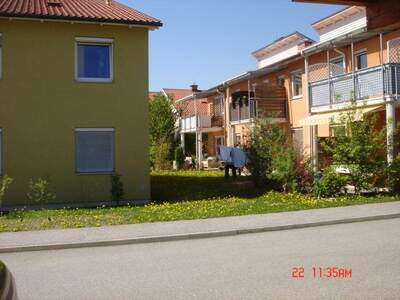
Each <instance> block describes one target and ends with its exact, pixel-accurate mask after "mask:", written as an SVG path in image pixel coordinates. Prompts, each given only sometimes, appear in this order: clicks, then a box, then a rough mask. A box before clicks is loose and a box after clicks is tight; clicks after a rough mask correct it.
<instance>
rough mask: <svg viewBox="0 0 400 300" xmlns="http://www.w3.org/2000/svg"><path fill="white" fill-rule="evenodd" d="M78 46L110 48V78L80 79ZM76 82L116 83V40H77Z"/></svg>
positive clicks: (79, 38)
mask: <svg viewBox="0 0 400 300" xmlns="http://www.w3.org/2000/svg"><path fill="white" fill-rule="evenodd" d="M78 45H98V46H109V47H110V53H109V55H110V57H109V59H110V77H109V78H90V77H89V78H88V77H79V74H78V70H79V68H78ZM75 80H76V81H78V82H100V83H110V82H113V81H114V39H107V38H91V37H77V38H75Z"/></svg>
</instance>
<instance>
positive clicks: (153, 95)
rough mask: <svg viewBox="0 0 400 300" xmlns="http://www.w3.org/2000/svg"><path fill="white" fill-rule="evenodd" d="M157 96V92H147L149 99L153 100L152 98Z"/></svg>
mask: <svg viewBox="0 0 400 300" xmlns="http://www.w3.org/2000/svg"><path fill="white" fill-rule="evenodd" d="M157 94H158V92H149V99H150V100H153V98H154V97H155V96H156V95H157Z"/></svg>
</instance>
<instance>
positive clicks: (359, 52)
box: [354, 48, 368, 71]
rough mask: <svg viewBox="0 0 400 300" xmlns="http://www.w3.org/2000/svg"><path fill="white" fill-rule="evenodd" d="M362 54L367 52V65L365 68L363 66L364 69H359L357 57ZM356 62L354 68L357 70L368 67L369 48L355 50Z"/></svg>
mask: <svg viewBox="0 0 400 300" xmlns="http://www.w3.org/2000/svg"><path fill="white" fill-rule="evenodd" d="M362 54H365V55H366V56H367V66H366V67H365V68H363V69H359V68H358V63H357V57H358V56H361V55H362ZM354 64H355V66H354V70H355V71H359V70H364V69H367V68H368V51H367V48H363V49H359V50H357V51H355V52H354Z"/></svg>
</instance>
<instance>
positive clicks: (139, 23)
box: [0, 13, 163, 29]
mask: <svg viewBox="0 0 400 300" xmlns="http://www.w3.org/2000/svg"><path fill="white" fill-rule="evenodd" d="M0 18H9V19H18V20H39V21H40V20H48V21H59V22H85V23H94V24H104V25H107V24H109V25H127V26H135V27H148V28H151V29H156V28H159V27H162V26H163V23H162V22H161V21H158V22H145V21H134V20H112V19H105V18H82V17H64V16H63V17H58V16H45V15H35V14H7V13H1V14H0Z"/></svg>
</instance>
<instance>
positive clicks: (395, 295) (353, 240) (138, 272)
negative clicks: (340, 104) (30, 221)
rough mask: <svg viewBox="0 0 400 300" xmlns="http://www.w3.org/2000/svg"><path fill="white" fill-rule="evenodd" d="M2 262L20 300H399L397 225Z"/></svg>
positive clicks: (30, 255)
mask: <svg viewBox="0 0 400 300" xmlns="http://www.w3.org/2000/svg"><path fill="white" fill-rule="evenodd" d="M0 259H2V260H3V261H5V262H6V263H7V264H8V265H9V267H10V269H11V270H12V272H13V273H14V275H15V278H16V283H17V290H18V292H19V296H20V298H21V299H42V300H44V299H185V300H186V299H229V300H232V299H346V300H347V299H400V219H392V220H383V221H373V222H363V223H353V224H342V225H332V226H325V227H314V228H306V229H297V230H287V231H276V232H267V233H260V234H248V235H239V236H232V237H221V238H211V239H200V240H185V241H177V242H165V243H153V244H139V245H127V246H115V247H99V248H82V249H70V250H57V251H40V252H25V253H10V254H0ZM295 267H299V269H297V270H296V269H293V268H295ZM301 267H303V268H304V273H302V272H301V271H302V269H301ZM313 267H315V268H316V269H315V271H316V274H314V270H313ZM320 267H322V268H323V269H322V276H323V277H322V278H320V275H321V274H320V269H319V268H320ZM328 267H339V268H344V269H345V270H342V271H339V270H336V271H334V272H333V271H332V270H333V269H327V268H328ZM293 271H294V273H293ZM329 272H331V273H330V275H332V276H333V273H335V274H336V275H337V276H339V275H340V276H339V277H336V278H334V277H331V278H328V277H326V276H329ZM350 272H351V274H350ZM293 275H294V276H301V275H303V276H304V277H300V278H293ZM314 275H315V276H314ZM350 275H351V277H350Z"/></svg>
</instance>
